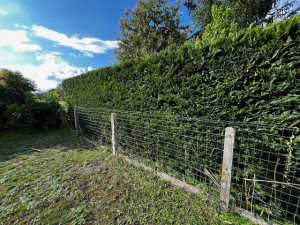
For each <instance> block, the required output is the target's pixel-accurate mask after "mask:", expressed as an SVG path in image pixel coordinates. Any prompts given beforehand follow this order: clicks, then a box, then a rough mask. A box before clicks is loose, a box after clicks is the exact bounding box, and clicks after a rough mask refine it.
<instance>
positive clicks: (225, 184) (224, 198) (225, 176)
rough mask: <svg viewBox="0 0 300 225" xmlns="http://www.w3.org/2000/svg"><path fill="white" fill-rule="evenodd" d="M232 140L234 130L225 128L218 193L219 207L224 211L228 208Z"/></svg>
mask: <svg viewBox="0 0 300 225" xmlns="http://www.w3.org/2000/svg"><path fill="white" fill-rule="evenodd" d="M234 140H235V129H234V128H232V127H227V128H226V129H225V140H224V152H223V163H222V174H221V193H220V200H221V206H222V207H223V208H224V209H225V210H228V207H229V198H230V184H231V171H232V160H233V148H234Z"/></svg>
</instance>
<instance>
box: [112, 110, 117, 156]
mask: <svg viewBox="0 0 300 225" xmlns="http://www.w3.org/2000/svg"><path fill="white" fill-rule="evenodd" d="M111 144H112V152H113V154H114V155H115V154H116V153H117V151H118V143H117V126H116V114H115V113H112V114H111Z"/></svg>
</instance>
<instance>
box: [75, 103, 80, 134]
mask: <svg viewBox="0 0 300 225" xmlns="http://www.w3.org/2000/svg"><path fill="white" fill-rule="evenodd" d="M74 122H75V131H76V137H78V135H79V121H78V112H77V109H76V108H74Z"/></svg>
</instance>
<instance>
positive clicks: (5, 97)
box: [0, 69, 36, 106]
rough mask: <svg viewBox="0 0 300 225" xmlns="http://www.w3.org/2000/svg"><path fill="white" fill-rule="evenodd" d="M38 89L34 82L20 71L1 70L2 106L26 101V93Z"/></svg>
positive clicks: (0, 104)
mask: <svg viewBox="0 0 300 225" xmlns="http://www.w3.org/2000/svg"><path fill="white" fill-rule="evenodd" d="M35 90H36V86H35V84H34V82H33V81H32V80H30V79H27V78H25V77H24V76H23V75H22V74H21V73H20V72H18V71H11V70H7V69H1V70H0V106H3V105H8V104H13V103H18V104H23V103H25V99H26V95H28V93H31V92H33V91H35Z"/></svg>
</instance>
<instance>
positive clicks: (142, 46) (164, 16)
mask: <svg viewBox="0 0 300 225" xmlns="http://www.w3.org/2000/svg"><path fill="white" fill-rule="evenodd" d="M179 9H180V1H177V2H176V5H175V6H174V5H173V4H171V3H169V2H168V0H137V6H136V7H135V8H134V9H133V10H132V11H131V10H128V9H127V10H126V11H125V16H124V18H123V19H121V20H120V23H119V26H120V28H121V35H122V37H119V36H118V34H117V33H116V34H115V35H116V39H117V40H118V41H119V48H118V49H116V51H115V55H116V58H117V59H118V60H119V61H123V60H126V59H130V58H135V57H140V56H145V55H147V54H151V53H155V52H159V51H161V50H163V49H165V48H167V47H168V46H170V45H180V44H182V43H184V41H185V40H186V37H187V33H188V27H183V26H180V16H181V15H180V13H179Z"/></svg>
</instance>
